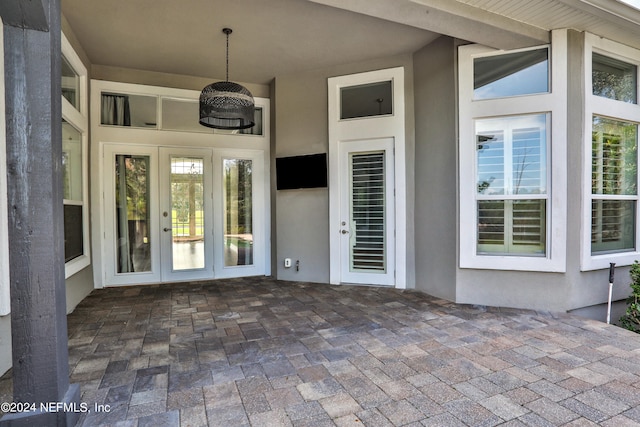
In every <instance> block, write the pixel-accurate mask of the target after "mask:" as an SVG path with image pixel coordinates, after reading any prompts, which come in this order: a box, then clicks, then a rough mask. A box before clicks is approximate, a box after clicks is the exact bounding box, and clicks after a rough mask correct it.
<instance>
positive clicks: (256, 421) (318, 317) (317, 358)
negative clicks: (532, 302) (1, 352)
mask: <svg viewBox="0 0 640 427" xmlns="http://www.w3.org/2000/svg"><path fill="white" fill-rule="evenodd" d="M68 324H69V362H70V373H71V375H70V382H71V383H79V384H80V387H81V392H82V395H81V399H80V401H81V402H82V403H86V404H87V407H88V409H89V412H86V413H83V414H81V417H80V422H79V424H78V425H83V426H103V425H104V426H106V425H109V426H139V427H142V426H176V425H182V426H207V425H208V426H217V425H221V426H243V425H244V426H248V425H251V426H277V425H283V426H314V427H317V426H334V425H337V426H357V425H368V426H390V425H394V426H400V425H414V426H419V425H427V426H428V425H433V426H447V425H457V426H466V425H468V426H472V425H483V426H492V425H499V424H503V423H506V424H504V425H509V426H524V425H535V426H545V425H581V426H586V425H604V426H616V427H619V426H625V425H637V424H638V423H640V410H639V409H638V405H640V363H639V362H640V336H638V335H636V334H633V333H630V332H628V331H625V330H623V329H620V328H618V327H615V326H610V325H607V324H604V323H601V322H597V321H593V320H588V319H584V318H579V317H575V316H571V315H567V314H555V313H547V312H535V311H526V310H515V309H497V308H486V307H482V306H468V305H458V304H454V303H451V302H448V301H444V300H439V299H436V298H434V297H430V296H428V295H425V294H423V293H419V292H414V291H401V290H395V289H389V288H375V287H359V286H344V285H343V286H329V285H319V284H312V283H303V282H284V281H277V280H274V279H270V278H243V279H228V280H217V281H207V282H193V283H182V284H164V285H152V286H144V287H120V288H108V289H100V290H94V291H93V292H92V293H91V295H90V296H89V297H88V298H86V299H85V300H84V301H83V302H82V303H81V304H80V305H79V306H78V307H77V308H76V310H75V311H74V312H73V313H72V314H70V315H69V316H68ZM11 393H12V392H11V376H10V372H9V373H8V374H7V375H5V376H4V377H3V379H2V380H0V401H2V402H11V401H12V396H11ZM96 405H98V408H100V409H101V410H102V411H103V412H96V410H95V408H96Z"/></svg>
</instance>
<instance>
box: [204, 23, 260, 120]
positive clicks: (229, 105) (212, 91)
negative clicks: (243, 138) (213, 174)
mask: <svg viewBox="0 0 640 427" xmlns="http://www.w3.org/2000/svg"><path fill="white" fill-rule="evenodd" d="M222 32H223V33H224V34H226V36H227V79H226V80H225V81H224V82H215V83H211V84H210V85H208V86H207V87H205V88H204V89H202V92H201V93H200V124H201V125H203V126H207V127H210V128H214V129H247V128H250V127H252V126H254V125H255V121H254V117H253V115H254V110H255V104H254V101H253V95H251V92H249V90H248V89H247V88H245V87H244V86H242V85H239V84H238V83H233V82H230V81H229V34H231V33H232V30H231V28H224V29H223V30H222Z"/></svg>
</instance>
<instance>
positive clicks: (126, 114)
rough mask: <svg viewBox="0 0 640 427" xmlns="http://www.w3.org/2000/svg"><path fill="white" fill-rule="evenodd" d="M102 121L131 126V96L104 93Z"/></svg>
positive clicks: (105, 123) (107, 123) (109, 123)
mask: <svg viewBox="0 0 640 427" xmlns="http://www.w3.org/2000/svg"><path fill="white" fill-rule="evenodd" d="M100 123H102V124H103V125H115V126H131V111H130V109H129V97H128V96H126V95H112V94H105V93H103V94H102V113H101V121H100Z"/></svg>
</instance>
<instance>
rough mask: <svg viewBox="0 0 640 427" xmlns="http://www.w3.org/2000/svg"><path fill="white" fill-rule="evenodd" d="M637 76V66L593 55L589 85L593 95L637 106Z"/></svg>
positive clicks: (597, 54)
mask: <svg viewBox="0 0 640 427" xmlns="http://www.w3.org/2000/svg"><path fill="white" fill-rule="evenodd" d="M637 76H638V67H637V66H635V65H633V64H628V63H626V62H624V61H620V60H618V59H615V58H610V57H607V56H605V55H600V54H599V53H595V52H594V53H593V56H592V70H591V84H592V88H593V94H594V95H597V96H602V97H605V98H609V99H615V100H616V101H623V102H629V103H632V104H637V99H638V98H637V86H638V85H637V81H638V78H637Z"/></svg>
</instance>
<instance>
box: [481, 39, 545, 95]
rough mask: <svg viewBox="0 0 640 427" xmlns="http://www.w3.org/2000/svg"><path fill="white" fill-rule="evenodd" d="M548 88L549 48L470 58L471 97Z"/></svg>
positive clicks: (529, 91)
mask: <svg viewBox="0 0 640 427" xmlns="http://www.w3.org/2000/svg"><path fill="white" fill-rule="evenodd" d="M548 91H549V49H548V48H546V47H545V48H542V49H533V50H525V51H521V52H514V53H507V54H504V53H503V54H499V55H491V56H482V57H478V58H474V60H473V98H474V99H493V98H503V97H508V96H517V95H532V94H536V93H544V92H548Z"/></svg>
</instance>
